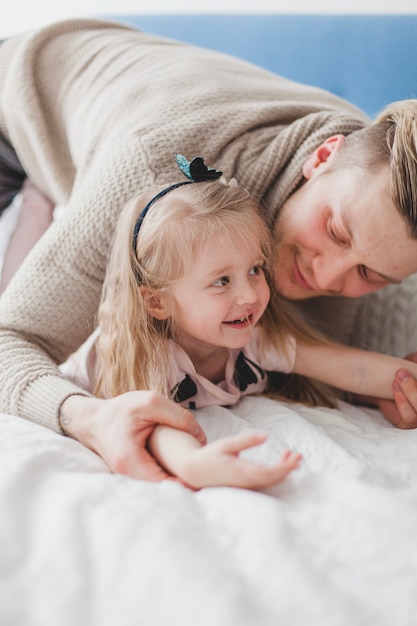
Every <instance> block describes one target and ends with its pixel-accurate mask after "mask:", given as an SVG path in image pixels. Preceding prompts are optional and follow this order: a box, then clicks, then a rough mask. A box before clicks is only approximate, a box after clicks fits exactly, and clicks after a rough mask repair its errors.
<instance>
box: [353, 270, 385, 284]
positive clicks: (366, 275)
mask: <svg viewBox="0 0 417 626" xmlns="http://www.w3.org/2000/svg"><path fill="white" fill-rule="evenodd" d="M358 272H359V275H360V277H361V278H363V280H365V281H366V282H367V283H369V284H371V285H387V284H388V281H387V280H386V279H384V278H383V277H382V276H380V275H379V274H376V273H375V272H373V271H372V270H369V269H368V268H367V267H366V265H358Z"/></svg>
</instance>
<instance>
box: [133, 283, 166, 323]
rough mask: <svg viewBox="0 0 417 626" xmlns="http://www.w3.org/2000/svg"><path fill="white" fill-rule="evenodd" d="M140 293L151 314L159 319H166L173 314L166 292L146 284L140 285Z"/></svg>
mask: <svg viewBox="0 0 417 626" xmlns="http://www.w3.org/2000/svg"><path fill="white" fill-rule="evenodd" d="M140 293H141V296H142V300H143V303H144V305H145V308H146V310H147V312H148V313H149V315H151V316H152V317H154V318H155V319H157V320H166V319H167V318H168V317H169V316H170V315H171V312H170V310H169V308H168V301H167V297H166V294H163V293H161V292H158V291H155V290H154V289H151V287H145V286H141V287H140Z"/></svg>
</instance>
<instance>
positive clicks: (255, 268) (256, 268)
mask: <svg viewBox="0 0 417 626" xmlns="http://www.w3.org/2000/svg"><path fill="white" fill-rule="evenodd" d="M262 271H263V266H262V265H254V266H253V267H252V268H251V269H250V270H249V276H258V275H259V274H261V272H262Z"/></svg>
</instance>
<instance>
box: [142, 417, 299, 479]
mask: <svg viewBox="0 0 417 626" xmlns="http://www.w3.org/2000/svg"><path fill="white" fill-rule="evenodd" d="M265 439H266V435H263V434H261V433H255V432H253V433H242V434H239V435H234V436H231V437H225V438H224V439H219V440H218V441H214V442H212V443H209V444H207V445H206V446H202V445H201V444H200V443H199V441H198V440H197V439H196V438H195V437H193V436H192V435H189V434H187V433H185V432H182V431H180V430H176V429H174V428H170V427H168V426H157V427H156V428H155V430H154V431H153V433H152V435H151V437H150V438H149V441H148V447H149V450H150V452H151V454H152V455H153V456H154V457H155V459H156V460H157V461H158V463H159V464H160V465H161V466H162V467H163V468H164V469H165V470H166V471H167V472H168V473H169V474H171V475H172V476H174V477H177V478H179V480H180V481H181V482H182V483H184V484H185V485H186V486H187V487H191V488H193V489H200V488H201V487H210V486H211V487H214V486H229V487H241V488H246V489H262V488H266V487H270V486H271V485H274V484H276V483H279V482H281V481H282V480H283V479H284V478H285V477H286V476H287V475H288V474H289V473H290V472H291V471H292V470H294V469H296V468H297V467H298V465H299V463H300V460H301V455H300V454H297V453H295V452H290V451H289V450H286V451H285V452H284V453H283V454H282V456H281V459H280V460H279V461H278V463H276V464H275V465H273V466H272V467H268V466H265V465H260V464H258V463H254V462H253V461H249V460H247V459H243V458H240V457H239V453H240V452H241V451H243V450H246V449H247V448H251V447H253V446H257V445H259V444H261V443H263V442H264V441H265Z"/></svg>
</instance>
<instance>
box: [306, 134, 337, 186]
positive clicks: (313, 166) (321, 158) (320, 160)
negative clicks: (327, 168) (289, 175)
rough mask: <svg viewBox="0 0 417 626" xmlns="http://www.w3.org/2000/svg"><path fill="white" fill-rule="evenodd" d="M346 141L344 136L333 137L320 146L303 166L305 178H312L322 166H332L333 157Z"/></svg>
mask: <svg viewBox="0 0 417 626" xmlns="http://www.w3.org/2000/svg"><path fill="white" fill-rule="evenodd" d="M345 139H346V138H345V136H344V135H333V136H332V137H329V138H328V139H326V141H324V142H323V143H322V144H320V145H319V147H318V148H316V149H315V150H314V152H313V153H312V154H311V155H310V156H309V157H308V159H307V161H306V162H305V163H304V165H303V176H304V178H312V176H314V174H315V173H316V171H317V170H318V168H319V167H320V166H321V165H323V164H325V163H326V164H330V163H331V161H332V157H333V156H334V155H335V154H336V153H337V152H338V150H339V149H340V148H341V147H342V146H343V144H344V141H345Z"/></svg>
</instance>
